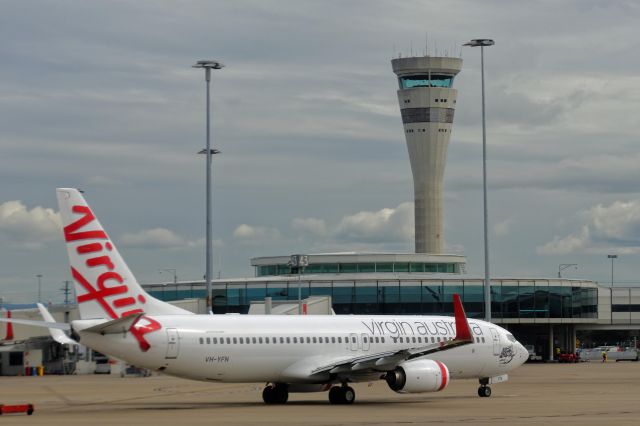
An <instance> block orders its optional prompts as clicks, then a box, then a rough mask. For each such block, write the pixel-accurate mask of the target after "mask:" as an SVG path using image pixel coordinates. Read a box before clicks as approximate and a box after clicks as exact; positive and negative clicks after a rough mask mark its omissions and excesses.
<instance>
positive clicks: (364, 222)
mask: <svg viewBox="0 0 640 426" xmlns="http://www.w3.org/2000/svg"><path fill="white" fill-rule="evenodd" d="M413 214H414V213H413V203H402V204H400V205H399V206H398V207H396V208H384V209H381V210H378V211H374V212H371V211H361V212H358V213H356V214H354V215H350V216H345V217H343V218H342V220H340V223H339V224H338V226H337V227H336V229H335V231H334V232H333V236H334V237H335V238H336V239H337V240H340V241H350V242H369V243H398V242H407V241H411V240H413V238H414V216H413Z"/></svg>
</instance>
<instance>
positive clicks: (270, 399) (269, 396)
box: [262, 386, 275, 404]
mask: <svg viewBox="0 0 640 426" xmlns="http://www.w3.org/2000/svg"><path fill="white" fill-rule="evenodd" d="M262 400H263V401H264V403H265V404H275V392H274V388H273V387H272V386H265V387H264V389H263V390H262Z"/></svg>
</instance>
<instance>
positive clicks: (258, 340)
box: [199, 336, 485, 345]
mask: <svg viewBox="0 0 640 426" xmlns="http://www.w3.org/2000/svg"><path fill="white" fill-rule="evenodd" d="M452 339H453V337H442V338H440V337H433V336H431V343H436V342H444V341H446V340H452ZM475 340H476V342H477V343H480V342H481V341H482V343H484V342H485V340H484V337H476V339H475ZM342 341H343V339H342V337H341V336H339V337H335V336H334V337H297V336H295V337H200V338H199V342H200V344H201V345H204V344H207V345H211V344H213V345H225V344H226V345H231V344H233V345H238V344H240V345H250V344H253V345H255V344H259V345H262V344H267V345H268V344H273V345H275V344H291V343H295V344H304V343H307V344H313V343H316V344H328V343H333V344H335V343H342ZM350 341H351V343H356V342H357V340H356V338H355V337H348V336H347V337H345V338H344V343H349V342H350ZM362 341H363V343H370V344H371V343H373V344H375V343H385V339H384V337H378V336H375V337H371V336H363V337H362ZM396 341H397V342H398V343H425V344H426V343H429V337H425V338H424V342H423V339H422V337H421V336H419V337H415V336H413V337H409V336H407V337H402V336H400V337H398V338H397V340H396Z"/></svg>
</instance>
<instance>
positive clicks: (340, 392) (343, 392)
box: [329, 383, 356, 404]
mask: <svg viewBox="0 0 640 426" xmlns="http://www.w3.org/2000/svg"><path fill="white" fill-rule="evenodd" d="M355 400H356V391H354V390H353V388H352V387H351V386H347V384H346V383H345V384H343V385H342V386H334V387H332V388H331V389H330V390H329V402H330V403H332V404H353V401H355Z"/></svg>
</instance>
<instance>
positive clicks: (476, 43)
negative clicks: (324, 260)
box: [464, 38, 495, 322]
mask: <svg viewBox="0 0 640 426" xmlns="http://www.w3.org/2000/svg"><path fill="white" fill-rule="evenodd" d="M494 44H495V42H494V41H493V40H491V39H488V38H478V39H474V40H471V41H470V42H467V43H465V44H464V46H470V47H480V73H481V76H482V189H483V196H484V317H485V320H486V321H488V322H489V321H491V278H490V274H489V236H488V233H489V225H488V216H489V213H488V212H487V210H488V208H487V125H486V122H485V105H484V48H485V46H493V45H494Z"/></svg>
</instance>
